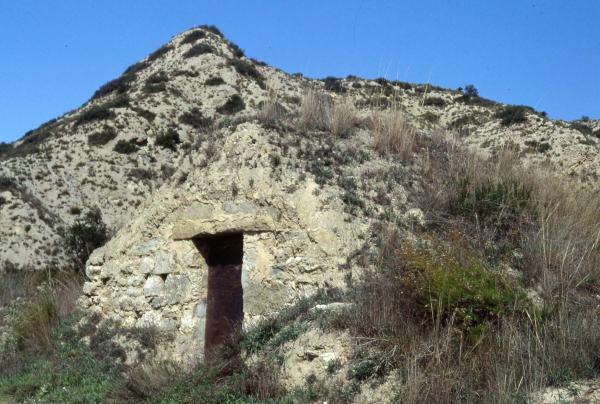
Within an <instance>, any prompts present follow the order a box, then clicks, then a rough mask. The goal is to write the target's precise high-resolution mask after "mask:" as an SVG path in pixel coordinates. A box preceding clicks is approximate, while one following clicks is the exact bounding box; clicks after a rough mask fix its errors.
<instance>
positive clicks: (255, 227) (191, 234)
mask: <svg viewBox="0 0 600 404" xmlns="http://www.w3.org/2000/svg"><path fill="white" fill-rule="evenodd" d="M271 231H275V224H274V223H273V219H272V218H271V216H268V215H256V214H233V215H231V214H229V215H228V214H223V215H217V216H214V217H212V218H210V219H181V220H178V221H177V222H175V225H174V227H173V239H175V240H189V239H192V238H197V237H210V236H215V235H217V234H227V233H249V232H271Z"/></svg>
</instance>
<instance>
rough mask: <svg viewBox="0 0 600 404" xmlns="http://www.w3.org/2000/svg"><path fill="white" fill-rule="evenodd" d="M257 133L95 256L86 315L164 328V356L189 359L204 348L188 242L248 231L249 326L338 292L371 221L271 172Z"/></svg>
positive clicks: (330, 193) (249, 129) (241, 138)
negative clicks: (318, 294) (352, 216)
mask: <svg viewBox="0 0 600 404" xmlns="http://www.w3.org/2000/svg"><path fill="white" fill-rule="evenodd" d="M261 131H262V130H261V129H260V128H259V127H257V126H255V125H252V124H244V125H242V126H240V127H238V129H237V130H235V131H234V132H233V133H231V134H230V135H229V136H228V137H227V138H226V140H225V142H224V144H223V148H222V151H221V155H220V156H219V158H218V159H217V160H216V161H214V162H212V163H211V165H210V166H209V167H207V168H205V169H203V170H195V171H194V172H193V173H192V174H191V175H189V176H188V179H187V181H186V182H185V183H184V184H182V185H180V184H171V185H168V186H165V187H163V188H162V189H160V190H159V191H158V192H157V196H156V197H155V198H154V200H152V201H150V202H149V203H148V204H147V205H146V208H145V209H144V210H143V211H142V212H141V213H140V215H139V216H138V217H137V218H136V219H135V220H134V221H133V222H131V223H130V224H129V225H128V226H126V227H125V228H124V229H122V230H121V231H120V232H119V233H118V234H117V236H116V237H115V238H113V239H112V240H111V241H110V242H109V243H108V244H107V245H106V246H104V247H103V248H101V249H99V250H96V251H95V252H94V253H93V254H92V256H91V257H90V259H89V261H88V263H87V267H86V274H87V276H88V277H89V281H88V282H86V284H85V286H84V294H85V296H84V297H83V298H82V299H81V305H82V306H83V307H84V308H85V309H86V310H88V312H89V313H97V314H99V315H100V317H102V318H103V319H105V320H112V321H114V322H116V323H118V324H121V325H122V326H123V327H145V326H153V327H157V328H158V329H159V330H161V331H165V332H169V333H171V334H172V335H173V337H174V338H173V340H172V343H170V344H168V345H166V346H164V349H165V354H166V355H168V357H170V358H171V359H175V360H177V361H182V362H193V361H194V360H195V359H197V358H198V357H199V356H200V355H201V354H202V348H203V340H204V320H205V313H206V287H207V274H208V267H207V264H206V262H205V260H204V258H203V257H202V255H201V254H200V252H199V251H198V249H197V248H196V247H195V245H194V242H193V241H192V240H191V238H192V237H193V236H195V235H202V234H204V235H206V234H218V233H219V232H223V231H239V232H243V233H244V255H243V264H242V282H243V288H244V322H245V323H248V322H252V321H254V320H256V319H257V318H259V317H260V316H264V315H267V314H269V313H272V312H275V311H278V310H279V309H281V308H282V307H283V306H284V305H285V304H288V303H291V302H292V301H294V300H295V299H297V298H298V297H300V296H303V295H310V294H311V293H313V292H314V291H316V290H317V289H318V288H321V287H341V286H343V284H344V275H345V272H344V271H343V270H342V269H341V268H340V267H341V265H342V264H344V263H345V262H346V257H348V256H349V255H350V254H351V253H352V252H353V251H355V250H356V249H358V248H360V246H361V243H362V241H361V238H362V236H363V235H364V233H365V232H366V230H367V228H368V223H367V222H366V221H362V220H361V219H359V218H357V219H356V220H354V221H351V222H349V221H346V220H344V214H343V203H342V201H341V200H340V198H339V196H338V195H337V194H336V193H335V192H334V190H328V189H321V190H320V191H319V192H318V193H317V192H315V190H316V189H317V188H319V187H318V186H317V184H316V183H315V182H314V181H313V180H312V179H311V178H310V176H306V175H303V173H302V172H299V171H294V170H283V171H281V169H280V168H273V167H271V163H270V159H269V155H270V154H272V153H274V152H277V150H272V149H271V148H272V146H271V145H270V144H269V143H268V142H267V141H266V139H265V136H264V134H262V133H261ZM274 170H279V171H277V172H274ZM232 181H234V182H235V186H234V187H232ZM317 194H318V195H317Z"/></svg>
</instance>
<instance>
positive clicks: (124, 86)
mask: <svg viewBox="0 0 600 404" xmlns="http://www.w3.org/2000/svg"><path fill="white" fill-rule="evenodd" d="M134 80H135V76H134V75H133V74H127V75H123V76H121V77H119V78H116V79H114V80H111V81H109V82H108V83H106V84H104V85H102V86H101V87H100V88H99V89H98V90H96V92H95V93H94V95H92V99H93V100H94V99H97V98H100V97H104V96H106V95H109V94H112V93H115V92H116V93H118V94H124V93H126V92H127V91H129V89H130V88H131V83H132V82H133V81H134Z"/></svg>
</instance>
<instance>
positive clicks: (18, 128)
mask: <svg viewBox="0 0 600 404" xmlns="http://www.w3.org/2000/svg"><path fill="white" fill-rule="evenodd" d="M199 24H215V25H217V26H218V27H219V28H220V29H221V30H222V31H223V32H224V33H225V35H226V36H227V37H228V38H229V39H231V40H232V41H233V42H235V43H237V44H238V45H239V46H240V47H241V48H242V49H244V50H245V51H246V54H247V55H248V56H251V57H254V58H257V59H259V60H263V61H265V62H267V63H269V64H270V65H273V66H276V67H279V68H281V69H283V70H285V71H287V72H290V73H293V72H302V73H304V74H305V75H306V76H309V77H324V76H328V75H333V76H346V75H348V74H354V75H358V76H363V77H379V76H386V77H388V78H390V79H400V80H404V81H410V82H431V83H432V84H436V85H441V86H445V87H451V88H456V87H458V86H464V85H465V84H469V83H473V84H475V86H476V87H477V88H478V89H479V92H480V94H481V95H483V96H485V97H487V98H492V99H495V100H498V101H501V102H506V103H513V104H527V105H531V106H533V107H535V108H536V109H538V110H543V111H546V112H548V114H549V115H550V116H551V117H553V118H562V119H575V118H579V117H581V116H582V115H588V116H590V117H592V118H600V1H597V0H569V1H566V0H546V1H528V0H470V1H467V0H438V1H430V0H429V1H428V0H421V1H393V0H382V1H368V0H363V1H359V0H356V1H353V0H343V1H342V0H335V1H327V0H320V1H312V0H303V1H284V0H281V1H252V0H245V1H229V0H219V1H216V0H196V1H192V0H180V1H167V0H162V1H158V0H120V1H117V0H55V1H42V0H18V1H17V0H15V1H10V0H0V141H12V140H15V139H17V138H19V137H20V136H22V134H23V133H24V132H25V131H27V130H28V129H32V128H35V127H37V126H38V125H39V124H41V123H42V122H44V121H46V120H48V119H50V118H53V117H56V116H58V115H60V114H62V113H64V112H66V111H68V110H71V109H73V108H76V107H78V106H79V105H81V104H82V103H83V102H85V101H86V100H87V99H88V98H89V97H90V96H91V94H92V93H93V91H94V90H96V89H97V88H98V87H99V86H100V85H101V84H103V83H105V82H106V81H108V80H110V79H113V78H115V77H117V76H119V75H120V74H121V72H122V71H123V70H124V69H125V68H126V67H127V66H129V65H130V64H132V63H134V62H136V61H137V60H139V59H141V58H143V57H144V56H145V55H147V54H148V53H150V52H151V51H153V50H154V49H156V48H158V47H159V46H160V45H161V44H163V43H165V42H166V41H167V40H168V39H169V38H170V37H171V36H172V35H174V34H176V33H178V32H181V31H183V30H186V29H188V28H190V27H192V26H194V25H199Z"/></svg>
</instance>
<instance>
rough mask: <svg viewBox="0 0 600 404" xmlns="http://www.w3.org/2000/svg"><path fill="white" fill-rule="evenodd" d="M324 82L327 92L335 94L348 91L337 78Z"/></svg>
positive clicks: (327, 79) (329, 78) (330, 78)
mask: <svg viewBox="0 0 600 404" xmlns="http://www.w3.org/2000/svg"><path fill="white" fill-rule="evenodd" d="M323 82H324V83H325V90H327V91H333V92H334V93H343V92H345V91H346V89H345V88H344V85H343V84H342V81H341V80H340V79H339V78H337V77H331V76H330V77H326V78H325V79H324V80H323Z"/></svg>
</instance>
